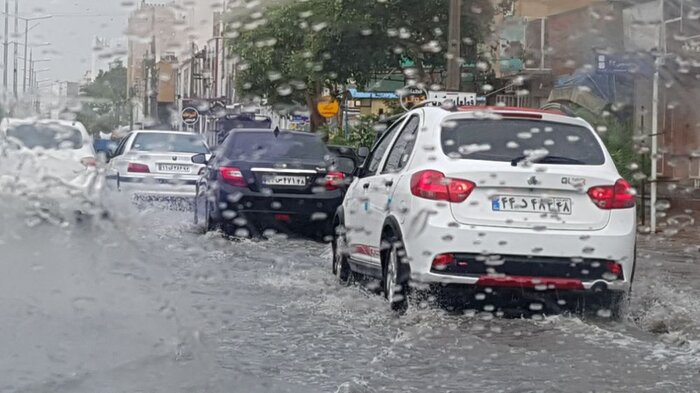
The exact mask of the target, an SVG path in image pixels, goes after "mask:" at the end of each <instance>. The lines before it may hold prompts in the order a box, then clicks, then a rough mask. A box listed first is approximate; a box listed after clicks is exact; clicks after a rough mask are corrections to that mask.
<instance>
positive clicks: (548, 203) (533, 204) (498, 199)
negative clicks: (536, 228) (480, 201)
mask: <svg viewBox="0 0 700 393" xmlns="http://www.w3.org/2000/svg"><path fill="white" fill-rule="evenodd" d="M491 210H493V211H497V212H522V213H555V214H561V215H570V214H571V198H554V197H552V198H542V197H533V196H521V195H498V196H494V197H493V198H491Z"/></svg>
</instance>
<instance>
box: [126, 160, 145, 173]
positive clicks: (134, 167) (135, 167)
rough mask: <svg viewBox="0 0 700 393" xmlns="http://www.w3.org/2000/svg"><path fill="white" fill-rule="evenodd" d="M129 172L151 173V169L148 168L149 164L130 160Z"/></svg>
mask: <svg viewBox="0 0 700 393" xmlns="http://www.w3.org/2000/svg"><path fill="white" fill-rule="evenodd" d="M126 170H127V172H135V173H151V170H150V169H148V165H145V164H137V163H135V162H130V163H129V166H128V167H127V169H126Z"/></svg>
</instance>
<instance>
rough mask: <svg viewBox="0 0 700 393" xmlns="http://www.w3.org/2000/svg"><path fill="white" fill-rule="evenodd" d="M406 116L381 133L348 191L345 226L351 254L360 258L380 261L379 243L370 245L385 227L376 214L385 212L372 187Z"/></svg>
mask: <svg viewBox="0 0 700 393" xmlns="http://www.w3.org/2000/svg"><path fill="white" fill-rule="evenodd" d="M403 120H405V119H402V120H400V121H397V122H396V123H394V125H393V126H392V127H391V128H389V129H388V130H387V131H386V132H385V133H384V135H382V136H381V137H380V139H379V140H378V141H377V143H376V144H375V145H374V148H373V149H372V151H371V152H370V154H369V156H368V157H367V159H366V160H365V164H364V165H363V167H362V169H361V170H360V171H359V173H358V177H357V179H356V180H355V181H353V183H352V184H351V186H350V187H349V189H348V192H347V194H346V199H345V200H346V204H345V226H346V227H347V228H348V235H347V237H348V245H349V247H350V255H351V257H352V258H353V259H355V260H357V261H361V262H366V263H370V264H377V265H378V264H379V245H378V244H374V245H370V243H371V241H370V240H371V239H373V238H374V236H375V234H376V232H377V231H381V228H376V227H375V224H376V223H377V222H379V220H380V219H379V218H376V219H373V218H374V216H375V215H381V214H383V212H382V210H380V209H379V210H378V209H377V208H376V207H375V206H372V205H371V203H370V194H371V192H372V191H371V190H372V189H373V188H376V186H375V187H373V185H374V184H375V183H376V181H377V179H376V175H377V173H378V172H379V168H380V164H381V163H382V162H383V161H384V157H385V155H386V152H387V151H388V149H389V146H390V145H391V142H392V141H393V140H394V137H395V136H396V133H397V131H398V130H399V129H400V125H401V124H402V123H403ZM382 220H383V218H382ZM380 225H381V224H380Z"/></svg>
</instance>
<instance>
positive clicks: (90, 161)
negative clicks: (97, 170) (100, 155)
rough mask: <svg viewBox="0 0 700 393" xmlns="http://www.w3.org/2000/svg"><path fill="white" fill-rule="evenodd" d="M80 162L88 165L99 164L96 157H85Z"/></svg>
mask: <svg viewBox="0 0 700 393" xmlns="http://www.w3.org/2000/svg"><path fill="white" fill-rule="evenodd" d="M80 163H81V164H83V165H84V166H86V167H91V166H97V160H95V157H85V158H82V159H81V160H80Z"/></svg>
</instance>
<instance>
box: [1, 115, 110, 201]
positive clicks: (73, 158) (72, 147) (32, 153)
mask: <svg viewBox="0 0 700 393" xmlns="http://www.w3.org/2000/svg"><path fill="white" fill-rule="evenodd" d="M0 139H2V141H1V144H2V150H3V151H4V152H5V154H4V155H3V158H2V159H3V161H6V162H5V163H3V165H2V168H1V169H0V170H1V173H2V175H3V176H4V182H11V183H15V184H14V186H19V185H20V184H21V185H22V186H24V187H28V188H29V189H37V190H42V191H45V192H46V193H48V194H52V193H56V194H57V195H59V196H65V192H66V191H65V189H68V191H69V194H75V193H85V192H88V191H89V190H88V188H89V187H90V186H91V185H94V184H95V179H96V177H97V176H96V170H95V167H96V164H97V163H96V161H95V150H94V148H93V145H92V138H91V137H90V135H89V134H88V133H87V130H86V129H85V127H84V126H83V124H82V123H80V122H77V121H68V120H48V119H33V118H29V119H11V118H5V119H3V121H2V122H1V123H0Z"/></svg>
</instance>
